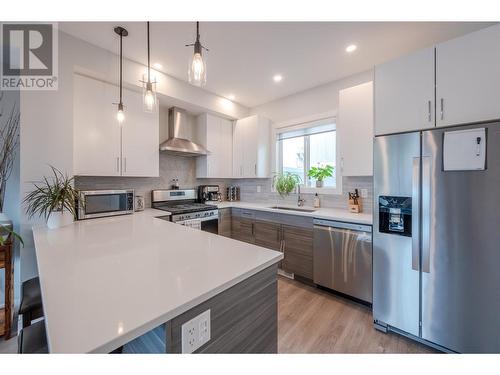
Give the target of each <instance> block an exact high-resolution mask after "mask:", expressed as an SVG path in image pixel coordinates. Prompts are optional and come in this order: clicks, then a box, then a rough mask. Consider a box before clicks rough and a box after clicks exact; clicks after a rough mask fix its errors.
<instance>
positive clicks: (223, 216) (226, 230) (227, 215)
mask: <svg viewBox="0 0 500 375" xmlns="http://www.w3.org/2000/svg"><path fill="white" fill-rule="evenodd" d="M219 235H221V236H224V237H231V208H221V209H219Z"/></svg>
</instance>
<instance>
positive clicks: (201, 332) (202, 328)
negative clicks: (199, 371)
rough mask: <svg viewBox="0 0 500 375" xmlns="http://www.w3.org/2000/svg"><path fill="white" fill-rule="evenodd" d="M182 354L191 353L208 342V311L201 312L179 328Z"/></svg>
mask: <svg viewBox="0 0 500 375" xmlns="http://www.w3.org/2000/svg"><path fill="white" fill-rule="evenodd" d="M181 332H182V353H193V352H194V351H195V350H196V349H198V348H200V347H201V346H202V345H204V344H205V343H207V342H208V341H210V310H207V311H205V312H202V313H201V314H200V315H198V316H196V317H194V318H193V319H191V320H190V321H188V322H186V323H184V324H183V325H182V326H181Z"/></svg>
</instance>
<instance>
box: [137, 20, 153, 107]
mask: <svg viewBox="0 0 500 375" xmlns="http://www.w3.org/2000/svg"><path fill="white" fill-rule="evenodd" d="M146 28H147V43H148V76H147V80H146V77H143V78H142V81H141V82H142V104H143V109H144V111H145V112H155V111H156V81H153V82H152V81H151V58H150V53H151V49H150V46H149V22H146Z"/></svg>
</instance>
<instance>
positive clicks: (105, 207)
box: [78, 190, 134, 220]
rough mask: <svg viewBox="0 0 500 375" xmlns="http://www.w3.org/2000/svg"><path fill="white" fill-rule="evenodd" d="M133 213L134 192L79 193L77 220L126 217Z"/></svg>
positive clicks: (91, 191)
mask: <svg viewBox="0 0 500 375" xmlns="http://www.w3.org/2000/svg"><path fill="white" fill-rule="evenodd" d="M133 212H134V190H85V191H80V192H79V201H78V220H84V219H92V218H96V217H105V216H116V215H126V214H131V213H133Z"/></svg>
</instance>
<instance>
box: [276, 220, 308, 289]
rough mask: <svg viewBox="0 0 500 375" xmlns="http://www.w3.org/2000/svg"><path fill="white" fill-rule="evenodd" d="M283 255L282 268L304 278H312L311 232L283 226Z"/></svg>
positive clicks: (306, 229)
mask: <svg viewBox="0 0 500 375" xmlns="http://www.w3.org/2000/svg"><path fill="white" fill-rule="evenodd" d="M282 238H283V249H282V251H283V253H284V256H285V258H284V260H283V265H282V268H283V269H284V270H285V271H287V272H291V273H294V274H295V275H299V276H302V277H305V278H307V279H311V280H312V278H313V230H312V229H309V228H300V227H293V226H290V225H283V233H282Z"/></svg>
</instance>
